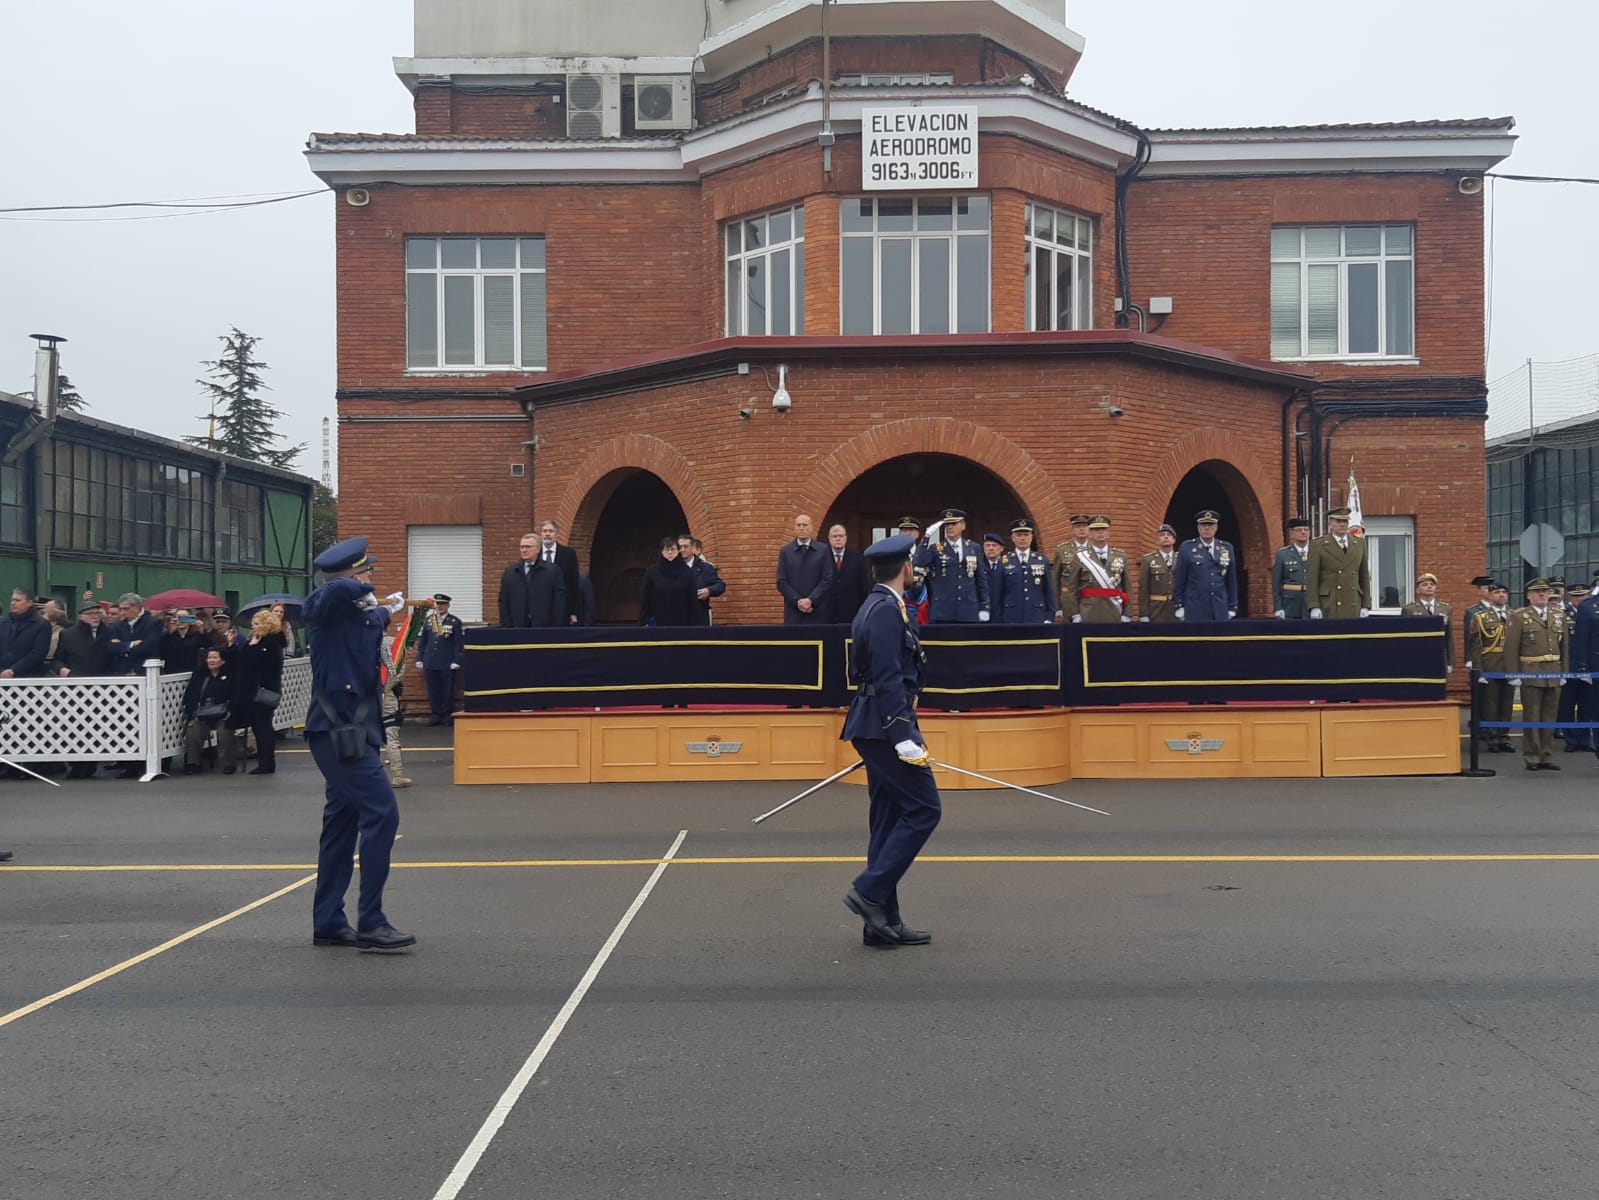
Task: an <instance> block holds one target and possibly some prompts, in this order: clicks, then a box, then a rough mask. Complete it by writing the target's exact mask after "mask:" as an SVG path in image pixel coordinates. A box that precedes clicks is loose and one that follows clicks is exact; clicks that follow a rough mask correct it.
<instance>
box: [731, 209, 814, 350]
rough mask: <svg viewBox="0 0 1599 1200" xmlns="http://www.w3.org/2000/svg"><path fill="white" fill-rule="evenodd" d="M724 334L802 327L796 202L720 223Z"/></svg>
mask: <svg viewBox="0 0 1599 1200" xmlns="http://www.w3.org/2000/svg"><path fill="white" fill-rule="evenodd" d="M723 230H724V232H723V246H724V247H725V249H726V258H727V336H728V337H739V336H741V335H747V336H750V337H758V336H762V335H769V336H787V335H791V334H798V333H804V332H805V210H804V209H803V208H801V207H799V206H798V205H796V206H794V207H793V208H782V209H779V210H778V211H776V212H770V213H763V214H761V215H760V216H758V217H745V218H743V219H742V220H739V221H729V222H728V223H727V224H726V225H725V226H724V227H723Z"/></svg>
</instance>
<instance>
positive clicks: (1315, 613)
mask: <svg viewBox="0 0 1599 1200" xmlns="http://www.w3.org/2000/svg"><path fill="white" fill-rule="evenodd" d="M1310 619H1311V620H1312V621H1319V620H1321V609H1319V608H1313V609H1311V610H1310Z"/></svg>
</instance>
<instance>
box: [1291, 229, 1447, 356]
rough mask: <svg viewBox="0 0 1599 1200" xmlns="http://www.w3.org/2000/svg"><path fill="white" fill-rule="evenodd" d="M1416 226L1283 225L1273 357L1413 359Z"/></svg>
mask: <svg viewBox="0 0 1599 1200" xmlns="http://www.w3.org/2000/svg"><path fill="white" fill-rule="evenodd" d="M1415 240H1416V238H1415V230H1414V228H1412V227H1411V226H1409V225H1278V226H1275V227H1274V228H1273V229H1272V231H1271V356H1272V357H1273V358H1334V359H1343V358H1411V357H1413V356H1414V355H1415V353H1416V255H1415Z"/></svg>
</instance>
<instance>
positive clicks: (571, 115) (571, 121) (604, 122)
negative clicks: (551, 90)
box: [566, 75, 622, 138]
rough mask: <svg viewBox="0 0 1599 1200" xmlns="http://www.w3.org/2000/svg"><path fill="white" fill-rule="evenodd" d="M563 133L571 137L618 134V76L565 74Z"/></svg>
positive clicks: (619, 100) (619, 101)
mask: <svg viewBox="0 0 1599 1200" xmlns="http://www.w3.org/2000/svg"><path fill="white" fill-rule="evenodd" d="M566 136H567V137H573V138H602V137H607V138H614V137H621V136H622V77H621V76H620V75H568V76H567V77H566Z"/></svg>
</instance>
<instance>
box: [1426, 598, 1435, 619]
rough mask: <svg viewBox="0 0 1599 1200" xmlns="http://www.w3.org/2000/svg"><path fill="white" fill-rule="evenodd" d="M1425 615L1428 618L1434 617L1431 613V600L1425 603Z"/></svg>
mask: <svg viewBox="0 0 1599 1200" xmlns="http://www.w3.org/2000/svg"><path fill="white" fill-rule="evenodd" d="M1427 615H1428V616H1429V617H1430V616H1432V615H1434V614H1433V611H1432V601H1431V600H1429V601H1427Z"/></svg>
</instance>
